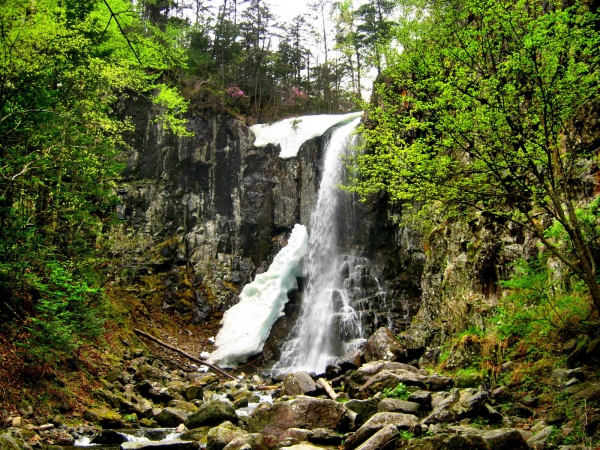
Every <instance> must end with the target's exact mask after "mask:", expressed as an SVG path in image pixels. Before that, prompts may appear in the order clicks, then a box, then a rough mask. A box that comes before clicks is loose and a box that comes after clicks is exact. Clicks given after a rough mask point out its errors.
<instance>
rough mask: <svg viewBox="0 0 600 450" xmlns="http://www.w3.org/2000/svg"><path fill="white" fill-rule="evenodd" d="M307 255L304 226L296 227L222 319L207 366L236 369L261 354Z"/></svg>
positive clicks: (294, 287)
mask: <svg viewBox="0 0 600 450" xmlns="http://www.w3.org/2000/svg"><path fill="white" fill-rule="evenodd" d="M307 251H308V233H307V232H306V227H305V226H304V225H295V226H294V229H293V231H292V235H291V236H290V239H289V240H288V244H287V245H286V246H285V247H284V248H283V249H281V251H280V252H279V253H278V254H277V256H275V259H273V263H272V264H271V266H270V267H269V270H267V271H266V272H265V273H262V274H259V275H257V276H256V278H255V279H254V281H253V282H252V283H250V284H247V285H246V286H245V287H244V289H243V290H242V293H241V294H240V301H239V303H238V304H237V305H234V306H232V307H231V308H230V309H229V310H227V312H226V313H225V315H224V316H223V320H222V324H223V327H222V328H221V330H220V331H219V333H218V334H217V338H216V342H215V345H216V346H217V350H216V351H214V352H213V353H212V354H211V355H210V357H209V359H208V360H209V362H211V363H216V364H219V366H221V367H235V366H237V364H238V363H243V362H246V361H247V360H248V357H249V356H252V355H256V354H257V353H260V352H261V351H262V349H263V345H264V343H265V341H266V340H267V337H269V333H270V332H271V327H272V326H273V324H274V323H275V321H276V320H277V319H278V318H279V317H281V316H283V315H284V314H283V307H284V305H285V304H286V303H287V301H288V297H287V293H288V292H290V291H291V290H293V289H297V288H298V285H297V283H296V277H301V276H304V274H303V269H302V258H303V257H304V255H306V253H307Z"/></svg>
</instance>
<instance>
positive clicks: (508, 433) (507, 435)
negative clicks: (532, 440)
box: [450, 426, 529, 450]
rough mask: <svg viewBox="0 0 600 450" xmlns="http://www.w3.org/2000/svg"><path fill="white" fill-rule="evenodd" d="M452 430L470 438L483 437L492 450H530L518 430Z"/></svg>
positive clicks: (455, 428)
mask: <svg viewBox="0 0 600 450" xmlns="http://www.w3.org/2000/svg"><path fill="white" fill-rule="evenodd" d="M450 430H452V431H454V432H456V433H459V434H464V435H468V436H480V437H482V438H483V439H484V440H485V442H486V444H487V445H488V447H489V449H490V450H529V446H528V445H527V442H525V439H523V436H522V435H521V433H520V432H519V430H517V429H516V428H501V429H498V430H480V429H478V428H472V427H460V426H459V427H450Z"/></svg>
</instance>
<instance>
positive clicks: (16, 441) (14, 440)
mask: <svg viewBox="0 0 600 450" xmlns="http://www.w3.org/2000/svg"><path fill="white" fill-rule="evenodd" d="M0 449H2V450H32V449H31V447H30V446H29V445H28V444H27V443H26V442H25V441H24V440H23V438H22V437H20V436H19V435H18V434H15V435H13V433H0Z"/></svg>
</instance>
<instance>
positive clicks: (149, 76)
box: [0, 0, 186, 360]
mask: <svg viewBox="0 0 600 450" xmlns="http://www.w3.org/2000/svg"><path fill="white" fill-rule="evenodd" d="M130 10H131V5H129V4H128V3H127V2H117V1H113V2H111V3H110V9H109V3H106V2H104V1H96V2H88V1H82V2H78V1H72V2H66V3H62V2H58V1H54V0H38V1H35V2H30V1H10V2H4V3H3V5H2V8H0V25H1V29H2V33H1V34H0V45H1V47H2V52H1V56H0V76H1V81H0V83H1V84H0V299H1V306H0V309H1V310H2V312H3V314H2V318H3V319H7V318H8V319H18V320H17V321H16V322H10V324H12V325H13V326H16V327H19V328H20V327H22V326H24V327H25V329H26V330H27V331H28V332H29V335H28V337H27V339H26V340H25V343H24V345H25V346H26V347H28V348H29V349H30V354H31V355H34V356H37V357H39V358H40V359H42V360H52V359H55V358H56V357H60V356H63V355H71V356H72V355H73V351H74V350H75V349H77V348H78V347H79V346H80V345H81V343H82V342H86V341H89V340H90V339H93V338H95V337H97V336H98V335H99V334H100V333H101V332H102V322H103V319H102V317H103V314H102V313H101V311H102V309H103V308H104V306H103V296H102V292H101V287H102V285H103V283H104V282H105V281H106V275H105V274H104V272H103V271H102V270H99V269H100V267H101V266H102V265H103V260H102V258H101V253H100V252H99V250H100V249H101V248H102V245H103V241H102V236H103V231H104V230H105V229H106V227H108V226H110V218H111V215H112V209H113V207H114V205H115V196H114V194H113V191H114V187H115V180H116V179H117V177H118V175H119V172H120V170H121V164H120V162H119V158H118V153H119V151H120V144H121V143H122V137H121V134H122V132H123V131H124V130H126V129H128V128H129V125H128V123H127V121H123V120H119V119H117V118H116V117H115V114H114V113H113V108H114V107H115V104H116V102H117V100H118V99H119V97H123V96H125V95H126V94H127V93H129V92H137V93H139V94H141V95H148V96H150V97H153V98H154V100H155V102H156V104H157V114H158V115H159V116H161V117H162V120H163V121H164V122H165V125H166V126H167V127H169V128H170V129H172V130H173V131H175V132H182V131H183V128H182V124H181V120H180V119H178V118H177V117H176V116H175V115H174V114H176V113H180V112H183V111H184V110H185V107H186V102H185V101H183V99H182V98H181V97H180V96H179V94H177V91H176V90H174V89H173V88H170V87H168V86H166V85H164V84H162V83H160V74H161V73H162V72H164V71H165V70H168V69H169V68H170V67H172V66H173V65H179V64H182V61H183V58H182V57H183V54H182V52H181V51H180V50H177V48H176V46H174V45H172V42H171V41H170V40H169V39H170V37H169V35H168V33H167V32H166V31H162V30H159V29H158V28H155V27H151V26H148V25H147V24H145V23H144V22H142V21H141V20H140V19H139V17H138V16H137V15H136V14H133V13H132V12H131V11H130ZM125 30H127V32H126V33H125ZM159 107H160V108H159ZM159 111H161V112H162V115H161V113H159ZM19 331H21V330H19ZM16 332H17V331H15V333H16Z"/></svg>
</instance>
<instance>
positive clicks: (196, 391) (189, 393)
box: [185, 386, 204, 402]
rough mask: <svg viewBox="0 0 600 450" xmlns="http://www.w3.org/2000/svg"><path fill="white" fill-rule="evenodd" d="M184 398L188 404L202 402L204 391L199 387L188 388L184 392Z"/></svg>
mask: <svg viewBox="0 0 600 450" xmlns="http://www.w3.org/2000/svg"><path fill="white" fill-rule="evenodd" d="M185 398H186V399H187V401H188V402H191V401H192V400H202V399H203V398H204V391H203V390H202V388H201V387H200V386H190V387H188V388H187V389H186V390H185Z"/></svg>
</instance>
